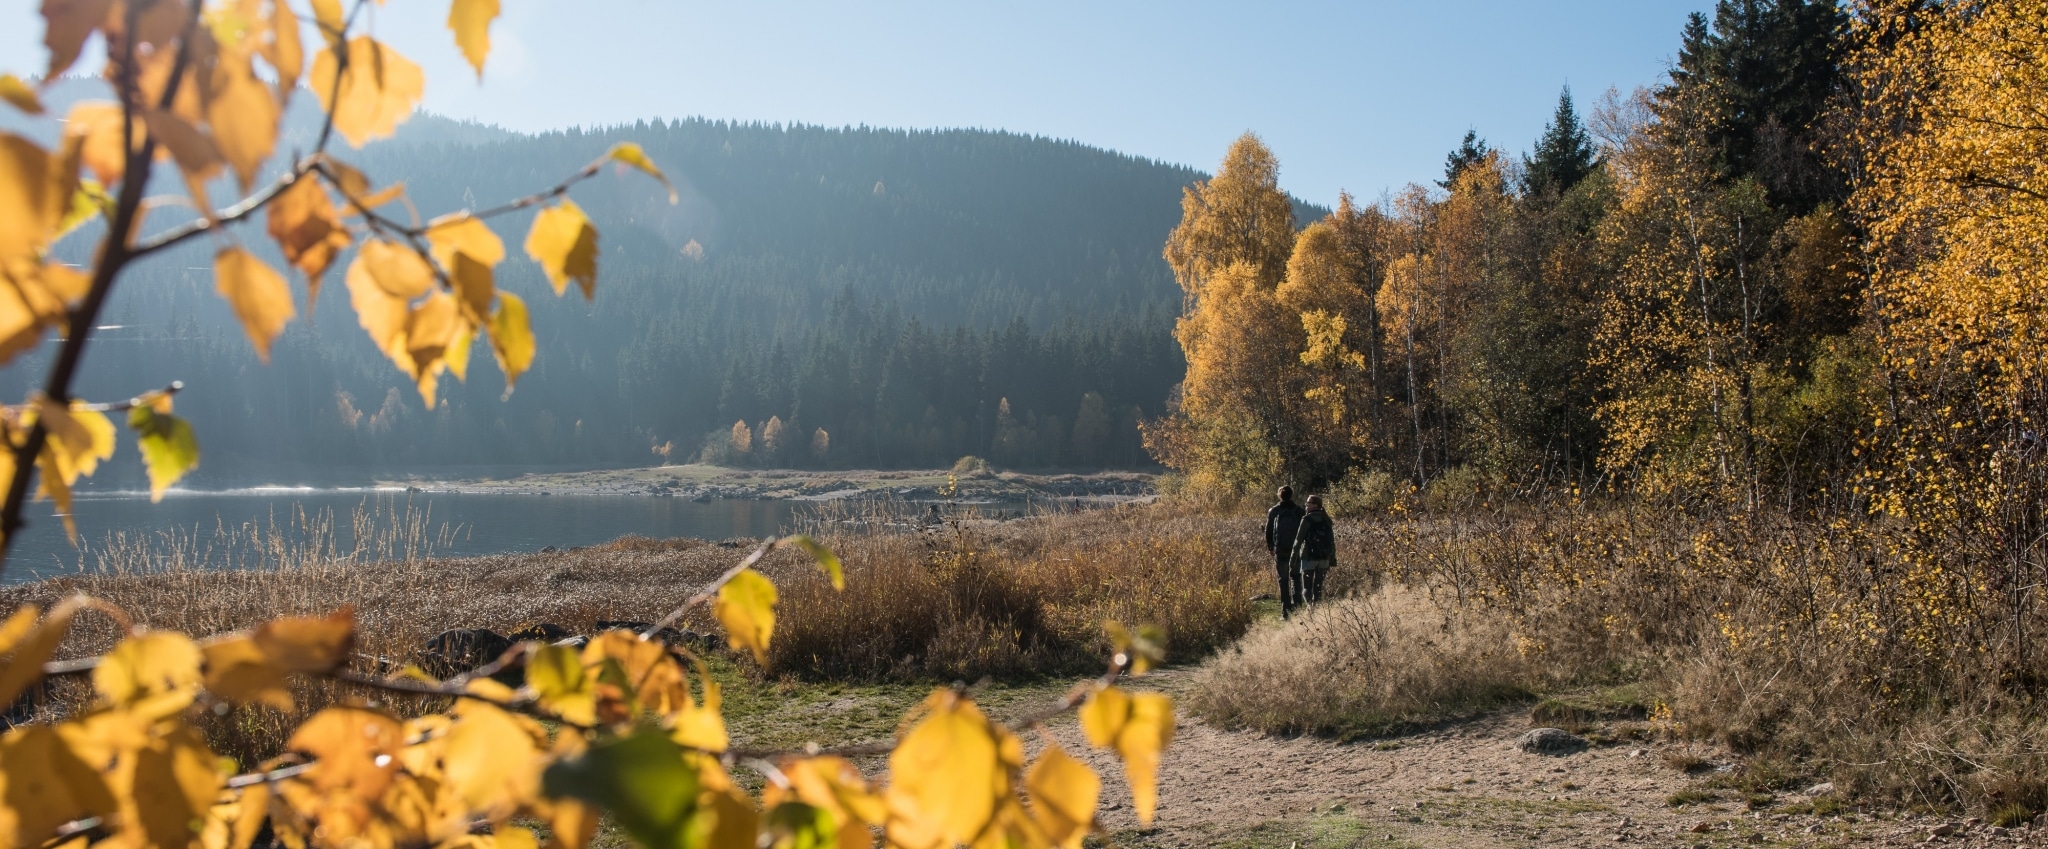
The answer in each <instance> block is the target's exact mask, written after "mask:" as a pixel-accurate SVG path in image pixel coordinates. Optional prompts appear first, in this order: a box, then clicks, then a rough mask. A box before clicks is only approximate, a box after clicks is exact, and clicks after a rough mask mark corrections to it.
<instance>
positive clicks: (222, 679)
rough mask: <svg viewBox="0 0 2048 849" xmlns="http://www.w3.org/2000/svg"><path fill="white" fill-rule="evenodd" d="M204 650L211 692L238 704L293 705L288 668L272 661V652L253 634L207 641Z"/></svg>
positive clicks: (290, 706) (206, 680) (286, 707)
mask: <svg viewBox="0 0 2048 849" xmlns="http://www.w3.org/2000/svg"><path fill="white" fill-rule="evenodd" d="M200 653H201V654H202V655H204V656H205V658H206V664H205V678H204V682H205V685H206V690H207V692H210V693H212V694H214V695H216V696H219V697H221V698H223V699H226V700H228V701H230V702H233V703H235V704H241V705H247V704H261V705H269V706H270V707H273V708H276V709H278V710H281V711H289V710H291V709H292V707H293V701H292V691H291V686H290V683H289V682H288V681H286V679H285V675H284V671H283V670H280V669H278V668H277V667H276V666H273V665H271V663H270V658H269V656H267V655H265V654H264V653H263V648H262V647H261V646H258V645H257V644H256V641H255V640H254V639H253V638H250V637H248V636H246V635H236V636H233V637H229V638H226V639H222V640H216V641H213V642H209V643H207V644H206V645H205V646H204V647H203V648H201V649H200Z"/></svg>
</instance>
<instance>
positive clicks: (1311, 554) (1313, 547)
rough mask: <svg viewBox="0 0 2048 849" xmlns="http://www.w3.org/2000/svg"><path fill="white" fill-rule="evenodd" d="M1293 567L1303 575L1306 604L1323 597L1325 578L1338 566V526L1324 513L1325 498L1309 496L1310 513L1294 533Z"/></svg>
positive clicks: (1303, 593) (1302, 517) (1304, 601)
mask: <svg viewBox="0 0 2048 849" xmlns="http://www.w3.org/2000/svg"><path fill="white" fill-rule="evenodd" d="M1292 561H1293V562H1292V564H1291V565H1292V566H1293V567H1294V569H1295V571H1296V572H1297V574H1299V575H1300V581H1301V597H1302V601H1303V603H1307V604H1314V603H1316V602H1319V601H1322V600H1323V578H1324V577H1325V576H1327V575H1328V574H1329V573H1330V569H1331V568H1332V567H1334V566H1336V565H1337V528H1336V526H1335V525H1333V524H1331V523H1330V514H1328V513H1325V512H1323V497H1322V496H1320V495H1311V496H1309V497H1308V512H1306V513H1303V514H1302V515H1301V525H1300V527H1299V528H1297V529H1296V531H1295V534H1294V556H1293V557H1292Z"/></svg>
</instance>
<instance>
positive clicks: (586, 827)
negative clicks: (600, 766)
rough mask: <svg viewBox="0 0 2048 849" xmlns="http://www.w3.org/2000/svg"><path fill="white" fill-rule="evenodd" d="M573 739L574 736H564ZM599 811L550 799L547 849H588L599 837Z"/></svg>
mask: <svg viewBox="0 0 2048 849" xmlns="http://www.w3.org/2000/svg"><path fill="white" fill-rule="evenodd" d="M562 736H563V737H570V738H573V737H574V735H569V734H564V735H562ZM599 820H600V814H599V812H598V809H597V808H596V807H595V806H593V805H587V804H584V803H583V802H580V801H577V800H575V799H550V800H548V804H547V823H548V844H547V849H588V847H589V846H590V843H591V840H592V839H594V838H596V837H597V826H598V822H599Z"/></svg>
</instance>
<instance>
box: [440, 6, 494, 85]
mask: <svg viewBox="0 0 2048 849" xmlns="http://www.w3.org/2000/svg"><path fill="white" fill-rule="evenodd" d="M496 17H498V0H455V2H453V3H450V4H449V5H448V29H450V30H453V31H454V32H455V46H457V47H460V48H462V56H463V58H465V59H468V60H469V64H470V66H471V67H473V68H476V78H477V79H478V80H482V79H483V78H484V57H486V56H488V55H490V52H491V21H492V19H494V18H496Z"/></svg>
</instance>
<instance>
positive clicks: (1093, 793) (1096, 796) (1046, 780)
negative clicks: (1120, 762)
mask: <svg viewBox="0 0 2048 849" xmlns="http://www.w3.org/2000/svg"><path fill="white" fill-rule="evenodd" d="M1024 789H1025V790H1028V791H1030V793H1031V813H1032V818H1033V819H1035V820H1036V821H1037V822H1038V827H1039V829H1040V830H1041V831H1043V832H1044V833H1045V837H1046V839H1047V840H1050V841H1052V842H1053V844H1055V845H1058V846H1063V847H1066V849H1078V847H1079V846H1080V845H1081V838H1083V837H1086V836H1088V829H1089V828H1090V827H1091V826H1093V825H1094V823H1095V806H1096V805H1097V804H1099V803H1100V802H1101V801H1102V779H1101V778H1099V777H1097V776H1096V775H1095V770H1092V769H1089V768H1088V765H1087V764H1084V763H1081V762H1080V761H1078V760H1075V759H1074V758H1073V756H1072V755H1069V754H1067V753H1066V752H1064V751H1061V750H1060V747H1058V746H1054V745H1047V746H1046V747H1045V751H1043V752H1041V753H1039V755H1038V761H1037V762H1036V763H1033V764H1032V765H1031V771H1029V772H1027V773H1025V774H1024Z"/></svg>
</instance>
